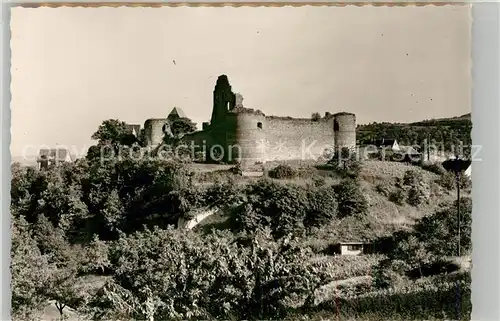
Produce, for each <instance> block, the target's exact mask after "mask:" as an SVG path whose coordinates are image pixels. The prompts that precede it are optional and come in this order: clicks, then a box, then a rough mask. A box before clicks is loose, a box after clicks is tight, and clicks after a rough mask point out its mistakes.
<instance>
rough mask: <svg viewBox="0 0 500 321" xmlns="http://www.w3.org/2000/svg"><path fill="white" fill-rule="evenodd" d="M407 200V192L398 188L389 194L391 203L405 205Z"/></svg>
mask: <svg viewBox="0 0 500 321" xmlns="http://www.w3.org/2000/svg"><path fill="white" fill-rule="evenodd" d="M405 200H406V195H405V192H404V191H403V190H402V189H400V188H397V189H395V190H394V191H392V192H390V193H389V201H391V202H393V203H395V204H397V205H403V204H404V202H405Z"/></svg>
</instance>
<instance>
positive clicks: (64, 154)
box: [39, 148, 73, 161]
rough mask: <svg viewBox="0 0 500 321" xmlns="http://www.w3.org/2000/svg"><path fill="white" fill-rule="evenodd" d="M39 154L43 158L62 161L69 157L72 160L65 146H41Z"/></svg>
mask: <svg viewBox="0 0 500 321" xmlns="http://www.w3.org/2000/svg"><path fill="white" fill-rule="evenodd" d="M39 156H40V157H45V158H54V159H56V160H62V161H64V160H66V159H67V158H68V157H69V158H70V159H71V160H73V157H72V155H71V153H70V152H69V150H67V149H66V148H51V149H47V148H43V149H40V152H39Z"/></svg>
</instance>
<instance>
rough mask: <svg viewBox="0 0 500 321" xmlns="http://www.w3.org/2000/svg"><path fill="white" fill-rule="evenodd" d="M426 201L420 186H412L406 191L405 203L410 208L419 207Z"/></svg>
mask: <svg viewBox="0 0 500 321" xmlns="http://www.w3.org/2000/svg"><path fill="white" fill-rule="evenodd" d="M425 201H426V195H425V191H424V190H423V188H422V187H421V186H413V187H412V188H410V190H408V199H407V202H408V204H410V205H411V206H419V205H420V204H422V203H424V202H425Z"/></svg>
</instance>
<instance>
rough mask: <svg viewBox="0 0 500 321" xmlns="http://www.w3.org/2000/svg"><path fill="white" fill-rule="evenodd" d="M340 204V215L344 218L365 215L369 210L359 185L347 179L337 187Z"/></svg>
mask: <svg viewBox="0 0 500 321" xmlns="http://www.w3.org/2000/svg"><path fill="white" fill-rule="evenodd" d="M335 191H336V193H337V200H338V202H339V214H340V215H341V216H342V217H346V216H351V215H354V214H364V213H366V211H367V210H368V203H367V201H366V198H365V195H364V194H363V192H362V191H361V189H360V187H359V185H358V183H357V182H356V181H355V180H352V179H346V180H344V181H342V182H341V183H340V184H339V185H337V186H336V187H335Z"/></svg>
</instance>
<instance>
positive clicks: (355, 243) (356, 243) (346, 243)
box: [338, 242, 369, 245]
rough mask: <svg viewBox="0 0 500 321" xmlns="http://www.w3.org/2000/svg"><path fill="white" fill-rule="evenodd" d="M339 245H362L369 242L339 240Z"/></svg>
mask: <svg viewBox="0 0 500 321" xmlns="http://www.w3.org/2000/svg"><path fill="white" fill-rule="evenodd" d="M338 244H339V245H364V244H369V243H368V242H339V243H338Z"/></svg>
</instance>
